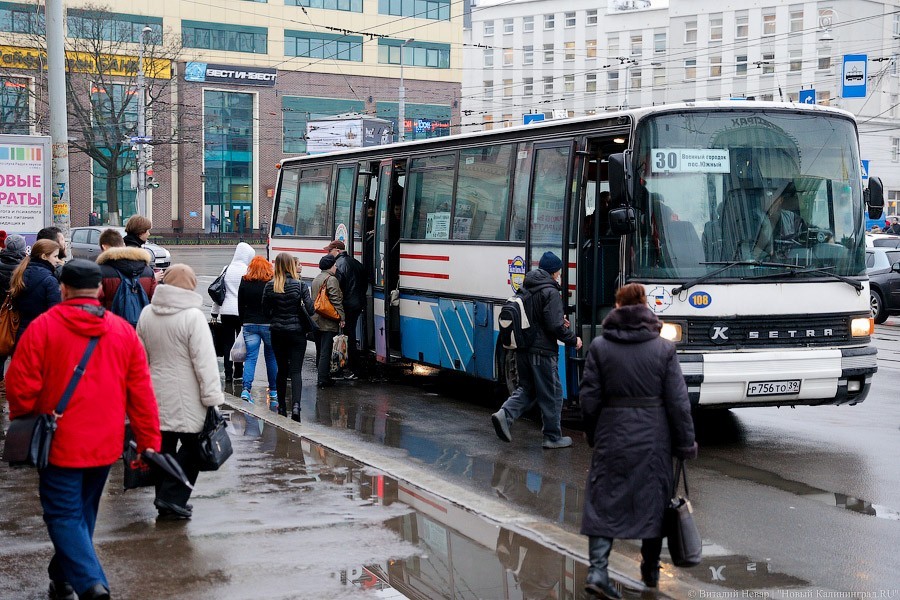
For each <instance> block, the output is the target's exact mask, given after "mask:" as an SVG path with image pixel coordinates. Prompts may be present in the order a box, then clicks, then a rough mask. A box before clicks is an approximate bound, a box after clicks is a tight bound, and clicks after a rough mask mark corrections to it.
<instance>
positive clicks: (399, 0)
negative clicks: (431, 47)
mask: <svg viewBox="0 0 900 600" xmlns="http://www.w3.org/2000/svg"><path fill="white" fill-rule="evenodd" d="M360 1H361V0H360ZM378 14H380V15H393V16H396V17H414V18H416V19H432V20H435V21H449V20H450V0H378ZM485 23H487V21H485ZM484 35H493V21H491V33H487V32H485V33H484Z"/></svg>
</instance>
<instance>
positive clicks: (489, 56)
mask: <svg viewBox="0 0 900 600" xmlns="http://www.w3.org/2000/svg"><path fill="white" fill-rule="evenodd" d="M397 62H398V63H399V62H400V59H399V58H398V59H397ZM484 66H485V67H493V66H494V49H493V48H485V49H484Z"/></svg>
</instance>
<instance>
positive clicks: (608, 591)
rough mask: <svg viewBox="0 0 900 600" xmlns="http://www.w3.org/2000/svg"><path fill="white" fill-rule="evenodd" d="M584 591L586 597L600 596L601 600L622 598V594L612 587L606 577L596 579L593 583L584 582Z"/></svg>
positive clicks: (619, 599)
mask: <svg viewBox="0 0 900 600" xmlns="http://www.w3.org/2000/svg"><path fill="white" fill-rule="evenodd" d="M584 591H585V592H587V595H588V598H600V599H601V600H622V594H620V593H619V591H618V590H617V589H616V588H615V587H613V585H612V584H611V583H610V582H609V580H608V579H607V580H606V581H598V582H595V583H585V584H584Z"/></svg>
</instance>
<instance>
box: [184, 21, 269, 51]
mask: <svg viewBox="0 0 900 600" xmlns="http://www.w3.org/2000/svg"><path fill="white" fill-rule="evenodd" d="M268 38H269V34H268V32H267V31H266V28H265V27H250V26H249V25H225V24H223V23H204V22H200V21H186V20H182V21H181V39H182V43H183V45H184V47H185V48H202V49H204V50H227V51H229V52H249V53H252V54H268V52H269V51H268Z"/></svg>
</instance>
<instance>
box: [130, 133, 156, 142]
mask: <svg viewBox="0 0 900 600" xmlns="http://www.w3.org/2000/svg"><path fill="white" fill-rule="evenodd" d="M152 139H153V138H151V137H149V136H146V135H133V136H131V143H132V144H149V143H150V141H151V140H152Z"/></svg>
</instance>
